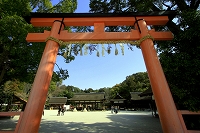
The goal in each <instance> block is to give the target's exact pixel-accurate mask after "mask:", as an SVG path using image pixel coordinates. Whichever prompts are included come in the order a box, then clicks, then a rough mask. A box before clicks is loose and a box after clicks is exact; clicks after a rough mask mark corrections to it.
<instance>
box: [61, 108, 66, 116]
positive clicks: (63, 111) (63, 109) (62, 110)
mask: <svg viewBox="0 0 200 133" xmlns="http://www.w3.org/2000/svg"><path fill="white" fill-rule="evenodd" d="M61 112H62V113H61V115H64V113H65V108H64V107H62V109H61Z"/></svg>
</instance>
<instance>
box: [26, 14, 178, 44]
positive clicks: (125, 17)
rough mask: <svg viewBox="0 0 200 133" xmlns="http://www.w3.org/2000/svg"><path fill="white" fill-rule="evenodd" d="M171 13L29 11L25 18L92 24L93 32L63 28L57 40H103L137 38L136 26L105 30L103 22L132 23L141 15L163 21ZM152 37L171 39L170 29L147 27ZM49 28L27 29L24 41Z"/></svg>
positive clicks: (39, 22)
mask: <svg viewBox="0 0 200 133" xmlns="http://www.w3.org/2000/svg"><path fill="white" fill-rule="evenodd" d="M174 16H175V12H174V11H170V12H169V11H165V12H163V11H161V12H149V13H118V14H112V13H106V14H97V13H96V14H92V13H73V14H72V13H61V14H57V13H54V14H49V13H31V17H29V18H27V17H26V20H27V21H28V22H30V23H31V24H32V25H33V26H36V27H44V26H52V25H53V23H54V22H55V21H62V23H63V24H64V25H65V26H94V32H86V33H70V32H68V31H67V30H63V31H61V32H60V36H59V38H57V39H59V40H62V41H105V40H112V41H117V40H130V41H133V40H139V39H140V33H139V31H138V30H133V29H131V30H130V32H105V30H104V28H105V27H106V26H134V25H135V23H136V22H137V20H140V19H144V20H145V22H146V23H147V25H166V24H167V22H168V21H170V20H171V19H172V18H173V17H174ZM149 34H150V36H152V37H153V38H154V40H157V41H159V40H172V39H173V35H172V33H171V32H158V31H155V30H154V29H152V30H149ZM49 35H50V31H44V33H29V34H28V36H27V38H26V40H27V41H28V42H44V41H45V40H46V38H47V37H49Z"/></svg>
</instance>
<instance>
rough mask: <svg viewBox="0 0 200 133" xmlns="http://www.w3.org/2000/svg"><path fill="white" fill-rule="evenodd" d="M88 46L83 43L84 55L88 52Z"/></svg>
mask: <svg viewBox="0 0 200 133" xmlns="http://www.w3.org/2000/svg"><path fill="white" fill-rule="evenodd" d="M87 50H88V47H87V44H85V45H84V55H87V54H88V51H87Z"/></svg>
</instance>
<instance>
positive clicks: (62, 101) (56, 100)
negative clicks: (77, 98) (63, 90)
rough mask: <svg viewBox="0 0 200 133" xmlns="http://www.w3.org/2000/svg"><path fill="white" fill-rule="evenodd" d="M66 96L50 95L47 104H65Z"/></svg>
mask: <svg viewBox="0 0 200 133" xmlns="http://www.w3.org/2000/svg"><path fill="white" fill-rule="evenodd" d="M66 102H67V97H51V98H50V99H49V104H66Z"/></svg>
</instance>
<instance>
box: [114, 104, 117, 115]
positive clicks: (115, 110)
mask: <svg viewBox="0 0 200 133" xmlns="http://www.w3.org/2000/svg"><path fill="white" fill-rule="evenodd" d="M114 112H115V114H117V113H118V109H117V106H116V107H115V109H114Z"/></svg>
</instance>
